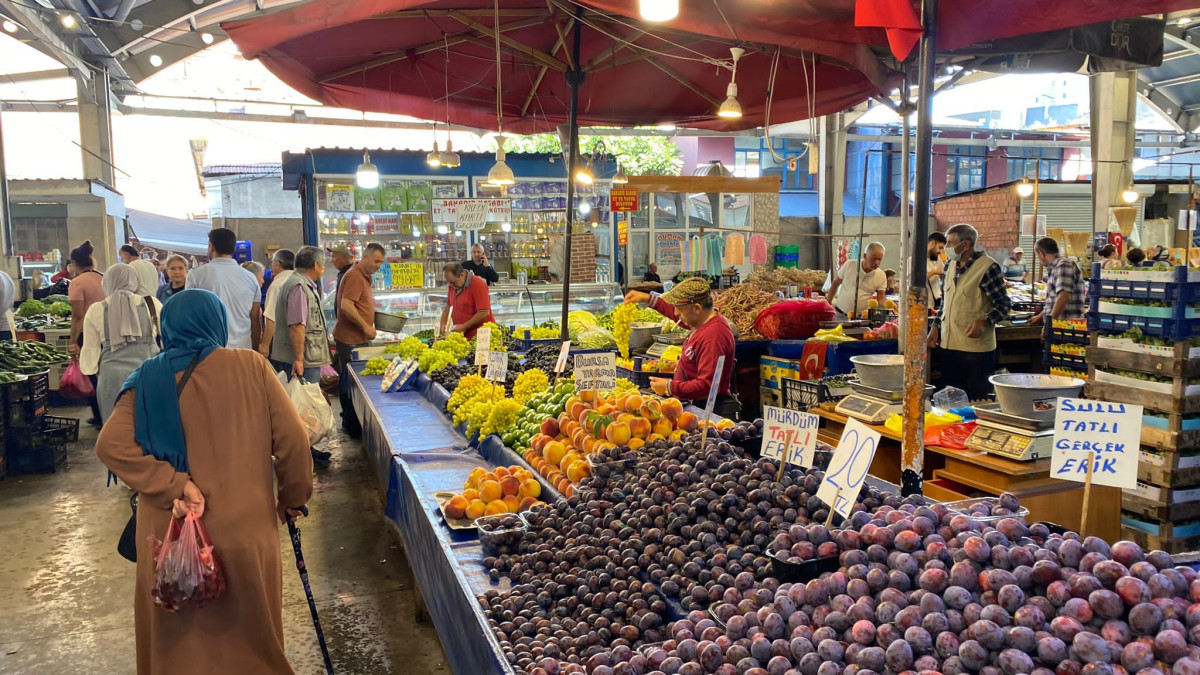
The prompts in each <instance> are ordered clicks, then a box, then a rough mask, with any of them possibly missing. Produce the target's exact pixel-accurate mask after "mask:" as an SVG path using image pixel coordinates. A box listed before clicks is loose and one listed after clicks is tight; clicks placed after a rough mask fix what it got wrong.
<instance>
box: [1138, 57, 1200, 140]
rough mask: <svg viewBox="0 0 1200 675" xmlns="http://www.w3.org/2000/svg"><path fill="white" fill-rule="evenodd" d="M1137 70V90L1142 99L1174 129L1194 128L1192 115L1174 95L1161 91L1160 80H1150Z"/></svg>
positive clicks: (1185, 130)
mask: <svg viewBox="0 0 1200 675" xmlns="http://www.w3.org/2000/svg"><path fill="white" fill-rule="evenodd" d="M1144 72H1145V71H1138V82H1137V92H1138V94H1139V95H1141V97H1142V99H1143V100H1144V101H1146V103H1148V104H1149V105H1150V106H1151V107H1152V108H1154V109H1155V110H1156V111H1158V113H1159V114H1160V115H1162V116H1163V117H1165V118H1166V119H1167V121H1168V122H1170V123H1171V126H1173V127H1175V130H1176V131H1184V132H1187V131H1192V130H1194V129H1195V128H1196V120H1195V118H1194V116H1193V115H1192V114H1191V113H1189V112H1188V111H1187V108H1186V107H1185V106H1184V105H1183V104H1182V103H1181V102H1180V101H1179V100H1178V99H1177V98H1175V97H1174V96H1172V95H1170V94H1168V93H1166V92H1165V91H1162V89H1161V88H1160V87H1162V83H1161V82H1152V81H1151V80H1150V79H1149V78H1147V77H1146V76H1145V75H1144V74H1143V73H1144Z"/></svg>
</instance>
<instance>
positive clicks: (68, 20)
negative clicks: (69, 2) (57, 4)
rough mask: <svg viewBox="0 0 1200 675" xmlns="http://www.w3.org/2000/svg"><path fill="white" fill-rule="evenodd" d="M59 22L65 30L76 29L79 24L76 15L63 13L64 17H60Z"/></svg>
mask: <svg viewBox="0 0 1200 675" xmlns="http://www.w3.org/2000/svg"><path fill="white" fill-rule="evenodd" d="M59 21H61V22H62V25H63V28H67V29H71V28H74V27H75V24H77V23H78V21H77V20H76V19H75V15H74V14H71V13H70V12H63V14H62V16H61V17H59Z"/></svg>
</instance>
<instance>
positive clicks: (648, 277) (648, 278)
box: [642, 263, 662, 284]
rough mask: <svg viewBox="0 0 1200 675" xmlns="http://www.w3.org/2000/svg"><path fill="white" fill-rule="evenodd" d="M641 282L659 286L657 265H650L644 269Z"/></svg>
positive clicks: (660, 279)
mask: <svg viewBox="0 0 1200 675" xmlns="http://www.w3.org/2000/svg"><path fill="white" fill-rule="evenodd" d="M642 281H645V282H648V283H654V284H661V283H662V278H660V277H659V276H658V265H657V264H655V263H650V265H649V266H648V267H647V268H646V273H645V274H643V275H642Z"/></svg>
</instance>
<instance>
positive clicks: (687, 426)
mask: <svg viewBox="0 0 1200 675" xmlns="http://www.w3.org/2000/svg"><path fill="white" fill-rule="evenodd" d="M675 426H676V427H677V428H679V429H683V430H684V431H688V432H692V431H695V430H696V429H698V428H699V427H700V420H699V419H697V418H696V416H695V415H693V414H692V413H690V412H685V413H683V414H682V415H680V416H679V417H678V418H677V419H676V420H675Z"/></svg>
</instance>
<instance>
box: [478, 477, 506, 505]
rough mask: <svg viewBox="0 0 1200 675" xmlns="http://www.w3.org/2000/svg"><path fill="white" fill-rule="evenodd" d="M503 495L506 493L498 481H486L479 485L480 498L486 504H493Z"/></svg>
mask: <svg viewBox="0 0 1200 675" xmlns="http://www.w3.org/2000/svg"><path fill="white" fill-rule="evenodd" d="M503 495H504V492H503V490H501V488H500V483H499V482H497V481H494V480H485V481H483V482H482V483H480V484H479V498H480V499H481V500H483V502H484V503H486V504H491V503H492V502H494V501H496V500H497V499H500V497H502V496H503Z"/></svg>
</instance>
